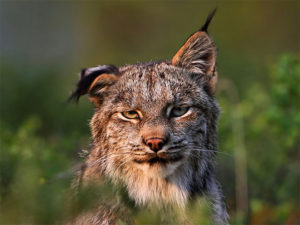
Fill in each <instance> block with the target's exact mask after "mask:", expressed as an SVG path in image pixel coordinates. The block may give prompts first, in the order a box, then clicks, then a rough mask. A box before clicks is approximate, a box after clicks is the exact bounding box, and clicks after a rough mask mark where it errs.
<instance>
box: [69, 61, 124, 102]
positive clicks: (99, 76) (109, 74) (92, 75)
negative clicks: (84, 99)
mask: <svg viewBox="0 0 300 225" xmlns="http://www.w3.org/2000/svg"><path fill="white" fill-rule="evenodd" d="M118 74H119V71H118V68H117V67H115V66H113V65H110V66H97V67H92V68H88V69H83V70H82V71H81V79H80V81H79V82H78V83H77V89H76V90H75V91H74V92H73V93H72V95H71V96H70V98H69V99H68V101H71V100H73V99H75V100H76V102H78V101H79V98H80V97H81V96H82V95H85V94H89V99H90V101H91V102H93V103H94V105H95V106H99V105H100V104H101V101H102V99H103V97H104V95H105V93H106V90H107V88H108V87H110V86H111V85H113V84H114V83H115V82H116V81H117V80H118Z"/></svg>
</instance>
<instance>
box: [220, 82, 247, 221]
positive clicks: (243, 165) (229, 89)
mask: <svg viewBox="0 0 300 225" xmlns="http://www.w3.org/2000/svg"><path fill="white" fill-rule="evenodd" d="M219 89H220V90H221V91H223V92H225V93H226V94H227V96H228V97H229V100H230V102H231V104H232V105H233V107H232V108H231V109H232V110H231V116H232V132H233V139H234V146H235V149H234V154H235V186H236V207H237V215H238V217H241V218H244V219H245V218H247V216H248V185H247V182H248V181H247V152H246V147H245V135H244V124H243V114H242V112H241V110H240V108H239V107H238V105H239V102H240V98H239V93H238V90H237V87H236V86H235V84H234V83H233V82H231V81H230V80H228V79H221V80H220V81H219Z"/></svg>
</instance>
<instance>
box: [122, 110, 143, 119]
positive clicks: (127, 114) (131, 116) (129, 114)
mask: <svg viewBox="0 0 300 225" xmlns="http://www.w3.org/2000/svg"><path fill="white" fill-rule="evenodd" d="M121 114H122V116H124V117H125V118H127V119H139V118H140V117H139V114H138V113H137V111H134V110H131V111H126V112H122V113H121Z"/></svg>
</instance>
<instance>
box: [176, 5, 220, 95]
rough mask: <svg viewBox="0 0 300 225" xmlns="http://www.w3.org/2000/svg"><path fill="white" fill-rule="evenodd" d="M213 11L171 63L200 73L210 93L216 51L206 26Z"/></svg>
mask: <svg viewBox="0 0 300 225" xmlns="http://www.w3.org/2000/svg"><path fill="white" fill-rule="evenodd" d="M215 12H216V10H214V11H213V12H212V13H211V14H210V15H209V16H208V18H207V20H206V22H205V24H204V26H203V27H202V28H201V30H199V31H197V32H195V33H194V34H192V35H191V36H190V37H189V38H188V40H187V41H186V42H185V44H184V45H183V46H182V47H181V48H180V49H179V50H178V51H177V53H176V54H175V55H174V56H173V58H172V65H174V66H178V67H182V68H185V69H187V70H189V71H191V72H193V73H199V74H201V76H202V77H203V78H204V80H205V81H206V82H207V84H208V87H209V89H210V92H211V93H214V91H215V85H216V81H217V73H216V70H215V67H216V56H217V51H216V47H215V45H214V42H213V41H212V39H211V38H210V37H209V36H208V34H207V28H208V25H209V23H210V21H211V19H212V18H213V16H214V14H215Z"/></svg>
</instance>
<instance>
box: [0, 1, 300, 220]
mask: <svg viewBox="0 0 300 225" xmlns="http://www.w3.org/2000/svg"><path fill="white" fill-rule="evenodd" d="M215 6H218V7H219V8H218V12H217V14H216V16H215V18H214V19H213V22H212V24H211V26H210V28H209V33H210V34H211V36H212V37H213V38H214V40H215V43H216V45H217V47H218V70H219V83H218V92H217V98H218V100H219V103H220V106H221V107H222V115H221V118H220V123H219V124H220V125H219V148H220V152H221V153H220V154H219V156H218V157H217V167H218V178H219V180H220V182H221V184H222V186H223V189H224V192H225V196H226V202H227V205H228V208H229V213H230V215H231V221H230V222H231V224H253V225H254V224H257V225H261V224H289V225H295V224H299V223H300V220H299V218H300V209H299V206H300V197H299V191H300V186H299V184H300V183H299V172H300V166H299V165H300V161H299V140H300V138H299V127H300V107H299V101H300V64H299V59H300V58H299V48H300V34H299V32H300V31H299V28H300V5H299V1H296V0H295V1H288V0H286V1H279V0H278V1H276V0H274V1H202V2H200V1H166V2H164V1H102V2H97V1H76V2H71V1H62V2H60V1H54V2H50V1H41V2H39V1H1V2H0V37H1V38H0V72H1V73H0V90H1V92H0V93H1V94H0V147H1V152H0V224H5V225H6V224H60V223H61V221H62V220H63V218H64V216H65V214H66V211H68V210H66V204H65V202H66V198H67V197H66V196H67V195H68V193H69V186H70V181H71V179H72V175H71V172H72V168H74V167H76V165H78V163H79V162H81V161H82V160H83V159H82V158H80V157H79V153H80V152H81V150H88V148H89V142H90V140H89V128H88V121H89V118H91V116H92V114H93V106H92V105H91V104H90V103H89V101H88V100H87V98H82V99H81V100H80V103H79V104H78V105H75V104H66V99H67V98H68V96H69V95H70V93H71V91H72V90H74V87H75V84H76V82H77V80H78V78H79V76H78V72H79V71H80V70H81V69H82V68H86V67H91V66H95V65H102V64H115V65H124V64H132V63H136V62H144V61H150V60H158V59H171V58H172V56H173V54H175V52H176V51H177V50H178V49H179V47H180V45H181V44H183V43H184V41H185V40H186V38H187V37H188V36H189V35H190V34H191V33H192V32H194V31H196V30H197V29H198V28H200V26H201V25H202V24H203V22H204V21H205V19H206V16H207V15H208V13H209V12H210V11H211V10H212V9H213V8H214V7H215ZM208 208H209V207H208ZM77 210H78V209H77ZM208 211H209V210H208ZM207 214H209V213H207V209H205V207H203V206H202V205H201V204H200V206H199V207H198V206H197V207H196V208H195V207H194V208H192V209H191V210H190V217H191V218H192V220H193V221H194V222H195V223H196V224H209V219H208V216H207ZM136 222H137V224H157V222H155V218H154V217H152V216H151V215H149V214H147V213H145V212H143V213H142V214H139V215H138V216H137V219H136ZM120 224H124V222H122V221H120Z"/></svg>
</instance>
